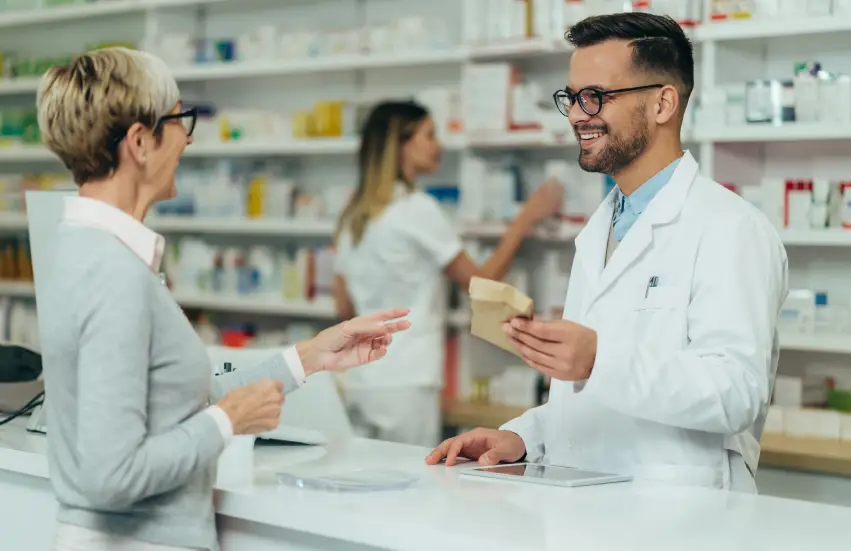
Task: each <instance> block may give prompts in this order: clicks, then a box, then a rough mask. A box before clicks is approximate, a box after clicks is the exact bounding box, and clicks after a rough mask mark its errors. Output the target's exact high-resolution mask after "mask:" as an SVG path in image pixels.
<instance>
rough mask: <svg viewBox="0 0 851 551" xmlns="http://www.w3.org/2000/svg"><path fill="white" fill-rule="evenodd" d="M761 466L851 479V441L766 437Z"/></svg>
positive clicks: (780, 436) (761, 453) (768, 434)
mask: <svg viewBox="0 0 851 551" xmlns="http://www.w3.org/2000/svg"><path fill="white" fill-rule="evenodd" d="M760 444H761V448H762V449H761V452H760V456H759V464H760V466H770V467H779V468H785V469H794V470H801V471H813V472H820V473H827V474H836V475H841V476H851V441H848V440H830V439H827V438H802V437H794V436H786V435H783V434H774V433H766V434H764V435H763V437H762V441H761V442H760Z"/></svg>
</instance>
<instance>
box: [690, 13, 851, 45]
mask: <svg viewBox="0 0 851 551" xmlns="http://www.w3.org/2000/svg"><path fill="white" fill-rule="evenodd" d="M848 31H851V17H848V16H847V15H846V16H841V15H837V16H832V17H803V18H795V19H791V18H783V17H765V18H759V17H757V18H753V19H743V20H736V21H718V22H712V23H705V24H703V25H700V26H699V27H698V28H697V29H696V31H695V33H694V39H695V41H697V42H710V41H712V42H721V41H730V40H752V39H759V38H781V37H786V36H806V35H824V34H828V33H841V32H848Z"/></svg>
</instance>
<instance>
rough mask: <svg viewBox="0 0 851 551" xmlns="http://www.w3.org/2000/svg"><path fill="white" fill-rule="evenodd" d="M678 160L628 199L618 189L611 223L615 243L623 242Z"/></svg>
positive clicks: (665, 181)
mask: <svg viewBox="0 0 851 551" xmlns="http://www.w3.org/2000/svg"><path fill="white" fill-rule="evenodd" d="M681 158H682V157H680V159H681ZM680 159H677V160H675V161H674V162H673V163H671V164H669V165H668V166H666V167H665V168H663V169H662V170H660V171H659V172H657V173H656V175H655V176H653V177H652V178H650V179H649V180H647V181H646V182H644V184H642V185H641V186H639V187H638V189H636V190H635V191H633V192H632V195H630V196H629V197H627V196H626V195H624V194H623V193H621V190H620V189H618V191H617V203H616V206H615V216H614V219H613V221H612V233H613V234H614V237H615V241H617V242H620V241H622V240H623V238H624V236H626V232H628V231H629V229H630V228H631V227H632V225H633V224H634V223H635V221H636V220H638V216H639V215H640V214H641V213H642V212H644V209H646V208H647V205H649V204H650V201H652V200H653V198H654V197H656V194H657V193H659V190H660V189H662V188H663V187H665V184H667V183H668V181H669V180H670V179H671V176H673V174H674V170H675V169H676V168H677V165H678V164H679V162H680Z"/></svg>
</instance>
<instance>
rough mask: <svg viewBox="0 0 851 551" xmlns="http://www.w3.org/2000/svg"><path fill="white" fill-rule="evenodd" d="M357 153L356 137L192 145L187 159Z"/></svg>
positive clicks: (187, 151)
mask: <svg viewBox="0 0 851 551" xmlns="http://www.w3.org/2000/svg"><path fill="white" fill-rule="evenodd" d="M357 150H358V140H357V139H356V138H311V139H303V140H290V141H286V142H278V143H275V142H255V143H252V142H251V141H244V142H239V141H237V142H230V143H228V142H222V143H217V142H211V143H203V142H202V143H193V144H192V145H190V146H189V147H187V148H186V151H185V153H184V156H186V157H262V156H275V155H347V154H354V153H355V152H356V151H357Z"/></svg>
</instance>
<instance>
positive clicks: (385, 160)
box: [336, 102, 429, 244]
mask: <svg viewBox="0 0 851 551" xmlns="http://www.w3.org/2000/svg"><path fill="white" fill-rule="evenodd" d="M428 116H429V113H428V111H427V110H426V109H425V108H424V107H422V106H420V105H418V104H416V103H414V102H383V103H380V104H378V105H377V106H375V108H373V110H372V112H371V113H370V114H369V116H368V117H367V119H366V122H365V124H364V127H363V132H362V137H361V146H360V152H359V155H358V172H359V179H358V188H357V190H356V191H355V193H354V195H353V196H352V198H351V200H350V201H349V203H348V205H347V206H346V208H345V209H344V210H343V214H342V215H341V216H340V224H339V226H338V228H337V235H336V237H337V238H339V236H340V233H341V232H342V231H343V230H344V229H345V228H346V227H348V228H349V229H350V231H351V234H352V242H353V243H354V244H357V243H359V242H360V241H361V239H362V238H363V234H364V232H365V231H366V227H367V225H368V224H369V222H370V221H371V220H373V219H374V218H376V217H377V216H378V215H379V214H381V213H382V212H383V211H384V209H385V208H386V207H387V205H388V204H390V201H392V200H393V194H394V191H395V188H396V184H397V182H403V183H404V185H406V186H407V187H408V188H409V189H413V187H414V183H413V182H410V181H407V180H406V179H405V178H404V175H403V174H402V172H401V170H400V168H401V167H400V164H401V159H400V157H401V151H400V150H401V148H402V146H403V145H404V144H405V142H407V141H408V140H409V139H411V137H412V136H413V135H414V133H415V132H416V130H417V128H418V127H419V125H420V124H421V123H422V122H423V120H425V119H426V118H427V117H428Z"/></svg>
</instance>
